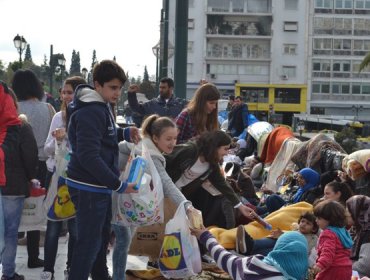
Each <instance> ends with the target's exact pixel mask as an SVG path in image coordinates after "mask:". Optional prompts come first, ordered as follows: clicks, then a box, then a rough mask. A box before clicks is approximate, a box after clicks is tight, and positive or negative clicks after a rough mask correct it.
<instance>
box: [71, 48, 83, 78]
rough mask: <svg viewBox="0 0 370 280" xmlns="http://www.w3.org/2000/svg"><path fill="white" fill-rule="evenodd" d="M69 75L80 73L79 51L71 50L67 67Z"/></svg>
mask: <svg viewBox="0 0 370 280" xmlns="http://www.w3.org/2000/svg"><path fill="white" fill-rule="evenodd" d="M69 72H70V74H71V76H75V75H81V63H80V52H76V51H75V50H73V51H72V59H71V67H70V69H69Z"/></svg>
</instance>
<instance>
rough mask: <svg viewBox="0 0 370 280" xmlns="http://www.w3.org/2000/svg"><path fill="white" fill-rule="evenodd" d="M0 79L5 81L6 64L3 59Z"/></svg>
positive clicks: (0, 64)
mask: <svg viewBox="0 0 370 280" xmlns="http://www.w3.org/2000/svg"><path fill="white" fill-rule="evenodd" d="M0 80H2V81H5V66H4V64H3V62H2V60H0Z"/></svg>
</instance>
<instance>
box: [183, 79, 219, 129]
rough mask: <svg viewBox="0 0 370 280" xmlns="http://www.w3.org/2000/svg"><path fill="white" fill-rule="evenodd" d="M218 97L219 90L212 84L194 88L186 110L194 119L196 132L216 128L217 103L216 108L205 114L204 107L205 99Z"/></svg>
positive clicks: (213, 99) (210, 99)
mask: <svg viewBox="0 0 370 280" xmlns="http://www.w3.org/2000/svg"><path fill="white" fill-rule="evenodd" d="M219 99H220V92H219V91H218V89H217V88H216V87H215V86H214V85H213V84H210V83H207V84H204V85H202V86H200V87H199V88H198V89H197V90H196V92H195V94H194V96H193V98H192V99H191V100H190V101H189V104H188V106H187V110H188V112H189V115H190V116H191V117H192V119H193V120H194V123H195V126H196V131H197V134H201V133H202V132H204V131H212V130H217V129H218V118H217V116H218V104H216V109H215V110H214V111H213V112H212V113H210V114H207V113H206V112H205V111H204V108H205V106H206V104H207V101H215V100H219Z"/></svg>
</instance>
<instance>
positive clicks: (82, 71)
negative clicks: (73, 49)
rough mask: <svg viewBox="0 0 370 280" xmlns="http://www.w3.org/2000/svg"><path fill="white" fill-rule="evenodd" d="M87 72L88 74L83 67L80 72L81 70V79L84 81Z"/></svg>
mask: <svg viewBox="0 0 370 280" xmlns="http://www.w3.org/2000/svg"><path fill="white" fill-rule="evenodd" d="M87 72H88V70H87V69H86V68H85V67H84V68H82V70H81V73H82V77H83V78H84V79H85V80H86V77H87Z"/></svg>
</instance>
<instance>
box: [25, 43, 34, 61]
mask: <svg viewBox="0 0 370 280" xmlns="http://www.w3.org/2000/svg"><path fill="white" fill-rule="evenodd" d="M24 61H25V62H26V61H31V62H32V55H31V48H30V44H27V48H26V53H25V54H24Z"/></svg>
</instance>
